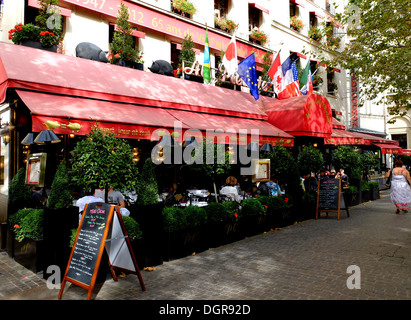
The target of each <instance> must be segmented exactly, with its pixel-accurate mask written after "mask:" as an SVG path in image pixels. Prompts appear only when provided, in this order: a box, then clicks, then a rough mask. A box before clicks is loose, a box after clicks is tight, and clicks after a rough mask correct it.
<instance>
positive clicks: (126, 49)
mask: <svg viewBox="0 0 411 320" xmlns="http://www.w3.org/2000/svg"><path fill="white" fill-rule="evenodd" d="M128 19H129V11H128V8H127V7H126V6H125V5H124V4H123V2H121V4H120V9H119V11H118V16H117V21H116V25H117V28H118V29H117V31H116V32H114V35H113V42H112V43H110V51H111V54H112V55H113V57H112V58H111V63H114V64H118V62H119V60H120V59H121V60H128V61H133V62H137V60H138V58H139V55H137V52H136V50H135V49H134V39H133V35H132V34H133V31H132V29H131V24H130V22H129V21H128Z"/></svg>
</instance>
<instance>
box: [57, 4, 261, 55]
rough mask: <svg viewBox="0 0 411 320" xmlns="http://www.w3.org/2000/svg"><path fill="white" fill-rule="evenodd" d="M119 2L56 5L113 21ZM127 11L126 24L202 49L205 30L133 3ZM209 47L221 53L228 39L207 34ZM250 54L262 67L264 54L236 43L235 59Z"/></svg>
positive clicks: (248, 46)
mask: <svg viewBox="0 0 411 320" xmlns="http://www.w3.org/2000/svg"><path fill="white" fill-rule="evenodd" d="M121 2H122V1H121V0H60V4H62V3H69V4H74V5H77V6H80V7H83V8H86V9H89V10H92V11H96V12H98V13H101V14H104V15H106V16H109V17H113V18H117V14H118V10H119V8H120V3H121ZM123 3H124V4H125V5H126V6H127V7H128V10H129V14H130V17H129V22H130V23H131V24H133V25H137V26H141V27H145V28H148V29H151V30H154V31H158V32H161V33H165V34H168V35H170V36H173V37H177V38H179V39H184V37H185V36H186V35H188V34H189V35H191V37H192V40H193V42H194V43H197V44H199V45H202V46H204V44H205V37H206V30H205V29H204V28H201V27H198V26H196V25H193V24H190V23H187V22H184V21H180V20H179V19H176V18H175V17H173V16H171V15H167V14H164V13H160V12H157V11H154V10H151V9H148V8H146V7H143V6H141V5H138V4H136V3H131V2H127V1H123ZM208 39H209V46H210V48H211V49H215V50H218V51H221V50H223V51H225V50H226V49H227V47H228V44H229V43H230V40H231V38H230V37H228V36H227V37H225V36H222V35H220V34H218V33H215V32H213V31H212V30H208ZM252 52H254V54H255V60H256V62H257V63H263V55H264V54H265V51H264V50H261V49H258V48H256V47H253V46H250V45H247V44H244V43H241V42H237V55H238V56H239V57H242V58H245V57H247V56H249V55H250V54H251V53H252Z"/></svg>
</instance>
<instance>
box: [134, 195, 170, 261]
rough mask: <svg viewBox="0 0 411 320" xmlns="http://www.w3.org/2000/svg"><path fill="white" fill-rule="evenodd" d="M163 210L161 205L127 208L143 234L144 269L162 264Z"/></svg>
mask: <svg viewBox="0 0 411 320" xmlns="http://www.w3.org/2000/svg"><path fill="white" fill-rule="evenodd" d="M163 208H164V205H163V204H162V203H156V204H148V205H132V206H130V207H129V210H130V216H131V217H132V218H134V219H135V220H136V221H137V222H138V223H139V224H140V227H141V230H142V233H143V236H142V237H143V245H142V246H143V248H142V254H144V264H143V265H144V266H146V267H149V266H157V265H161V264H162V263H163V216H162V212H163ZM140 250H141V249H140Z"/></svg>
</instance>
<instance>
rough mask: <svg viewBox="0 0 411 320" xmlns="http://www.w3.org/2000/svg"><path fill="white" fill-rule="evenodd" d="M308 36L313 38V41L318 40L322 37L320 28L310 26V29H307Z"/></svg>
mask: <svg viewBox="0 0 411 320" xmlns="http://www.w3.org/2000/svg"><path fill="white" fill-rule="evenodd" d="M308 36H309V37H310V38H311V39H313V40H315V41H320V40H321V38H322V34H321V30H320V28H317V27H311V28H310V30H308Z"/></svg>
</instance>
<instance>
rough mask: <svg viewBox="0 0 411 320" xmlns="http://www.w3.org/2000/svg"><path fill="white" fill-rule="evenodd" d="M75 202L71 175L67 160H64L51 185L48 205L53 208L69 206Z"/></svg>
mask: <svg viewBox="0 0 411 320" xmlns="http://www.w3.org/2000/svg"><path fill="white" fill-rule="evenodd" d="M72 203H73V197H72V188H71V184H70V176H69V174H68V169H67V164H66V161H62V162H61V163H60V165H59V166H58V168H57V172H56V175H55V176H54V180H53V183H52V185H51V190H50V195H49V198H48V200H47V206H48V207H49V208H53V209H62V208H68V207H70V206H71V205H72Z"/></svg>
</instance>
